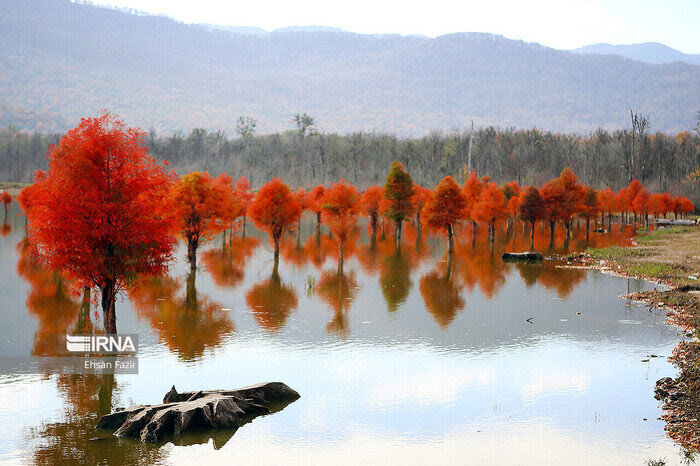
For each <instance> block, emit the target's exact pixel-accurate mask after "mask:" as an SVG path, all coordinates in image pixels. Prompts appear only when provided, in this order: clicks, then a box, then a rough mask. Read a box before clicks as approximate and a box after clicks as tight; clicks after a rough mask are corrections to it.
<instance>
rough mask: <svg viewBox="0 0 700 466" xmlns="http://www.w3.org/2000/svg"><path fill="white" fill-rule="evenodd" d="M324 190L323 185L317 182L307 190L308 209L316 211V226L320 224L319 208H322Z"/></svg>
mask: <svg viewBox="0 0 700 466" xmlns="http://www.w3.org/2000/svg"><path fill="white" fill-rule="evenodd" d="M325 192H326V188H325V186H323V185H322V184H319V185H318V186H315V187H314V188H313V189H312V190H311V191H309V198H308V200H307V205H308V209H309V210H310V211H312V212H316V226H320V225H321V210H323V195H324V194H325Z"/></svg>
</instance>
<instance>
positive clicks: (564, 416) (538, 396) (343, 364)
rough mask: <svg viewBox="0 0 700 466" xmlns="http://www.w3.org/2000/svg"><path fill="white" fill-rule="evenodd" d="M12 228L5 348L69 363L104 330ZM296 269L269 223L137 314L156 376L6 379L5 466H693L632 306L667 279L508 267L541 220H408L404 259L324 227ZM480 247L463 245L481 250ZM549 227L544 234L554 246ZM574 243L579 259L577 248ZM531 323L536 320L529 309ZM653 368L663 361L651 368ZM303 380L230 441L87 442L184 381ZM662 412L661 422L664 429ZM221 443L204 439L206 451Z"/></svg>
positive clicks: (599, 238)
mask: <svg viewBox="0 0 700 466" xmlns="http://www.w3.org/2000/svg"><path fill="white" fill-rule="evenodd" d="M9 217H10V220H9V222H8V223H9V225H10V226H11V229H12V231H9V232H8V231H7V230H8V228H7V227H6V228H4V229H3V230H2V236H0V309H1V312H2V325H1V326H0V354H1V355H2V356H4V357H8V356H29V355H32V354H45V355H50V354H52V351H53V349H54V348H55V347H56V345H58V344H61V342H60V341H58V340H57V339H56V337H55V335H56V334H61V333H65V332H71V331H74V330H76V329H78V330H79V329H85V328H90V326H91V325H93V326H94V327H95V328H99V327H100V326H101V323H100V321H99V313H97V312H96V309H95V308H94V307H93V309H92V311H91V312H86V311H85V309H84V308H83V309H82V312H81V303H80V297H79V296H78V297H76V296H72V295H70V294H69V293H68V292H67V285H66V283H65V282H64V281H63V280H61V279H60V278H58V277H57V276H56V275H55V274H53V273H50V272H46V271H44V270H41V268H38V267H37V266H36V265H35V264H33V263H32V261H31V257H29V256H28V254H26V252H25V251H24V250H23V248H22V246H21V240H22V234H23V223H22V220H21V218H18V217H17V216H16V214H15V212H14V210H13V211H11V214H10V216H9ZM618 230H619V227H618V228H616V229H615V232H613V233H611V234H593V233H591V236H590V242H587V241H586V240H585V232H584V231H580V230H579V231H575V236H574V238H573V239H572V240H571V241H570V243H569V245H568V247H569V249H570V250H582V249H585V248H586V247H587V246H588V245H589V244H595V245H598V246H600V245H606V244H626V243H628V242H629V237H630V235H631V231H628V230H625V231H624V232H620V231H618ZM302 233H303V234H302V235H301V236H300V237H298V236H297V234H296V233H293V234H291V235H290V236H289V237H287V238H285V240H284V244H283V247H282V254H281V260H280V265H279V269H278V271H277V272H275V270H274V267H273V261H272V260H271V259H272V251H271V248H270V246H269V245H268V243H267V241H266V239H265V238H264V236H262V235H260V234H259V233H258V232H255V231H254V230H253V229H252V228H251V227H250V226H248V232H247V236H246V237H245V238H242V237H241V235H240V233H239V234H238V236H236V237H235V238H234V240H233V244H232V247H231V248H222V247H221V244H222V238H221V237H219V238H217V239H215V241H213V242H212V243H211V244H209V245H206V246H205V247H203V248H202V252H201V254H200V256H199V257H200V265H201V267H200V270H199V271H197V273H196V274H195V275H193V276H190V275H189V274H188V269H187V266H186V264H185V262H184V260H183V259H184V256H185V251H184V250H180V251H179V252H178V254H177V257H178V261H177V262H176V263H175V264H174V265H173V267H172V269H171V273H170V275H169V276H167V277H161V278H158V279H153V280H148V281H147V282H144V283H143V284H142V285H141V286H139V287H138V288H137V289H135V290H133V291H132V292H131V293H129V294H128V295H125V296H124V297H123V299H121V300H120V301H119V302H118V303H117V319H118V321H117V327H118V330H119V331H120V332H124V333H139V335H140V348H139V350H140V359H139V364H140V370H139V374H138V375H128V374H117V375H115V376H95V375H92V376H90V375H56V374H24V375H11V374H5V375H0V426H1V427H2V428H0V461H5V462H9V463H23V462H24V463H32V462H47V463H57V462H63V463H73V464H77V463H83V464H93V463H98V462H103V463H104V462H107V461H108V462H110V463H111V464H118V463H124V464H133V463H136V462H138V461H141V462H149V463H166V464H169V463H179V464H191V463H192V462H194V461H197V463H199V464H202V463H204V464H209V463H218V462H234V461H240V462H243V463H244V464H249V463H265V464H287V463H301V464H328V463H347V464H357V463H373V464H377V463H379V464H384V463H402V464H403V463H410V464H435V463H437V464H465V463H474V464H550V463H551V464H634V465H639V464H642V463H643V462H644V460H645V459H647V458H661V457H665V458H666V460H667V462H668V464H677V463H679V462H680V461H681V455H680V450H679V448H678V447H677V446H675V445H674V444H673V442H672V441H671V440H670V439H668V438H667V437H666V436H665V434H664V429H663V428H664V424H663V422H662V421H660V420H658V419H657V418H658V417H659V416H660V415H661V410H660V409H659V406H658V402H657V401H656V400H654V398H653V387H654V383H655V381H656V380H657V379H659V378H660V377H664V376H673V375H675V374H676V372H675V370H674V368H673V367H672V366H671V365H670V364H669V363H668V362H667V361H666V359H665V357H661V358H648V356H650V355H652V354H655V355H662V356H668V355H669V354H670V352H671V350H672V348H673V347H674V346H675V345H676V344H677V343H678V341H680V339H681V337H680V336H679V334H678V331H677V328H675V327H672V326H668V325H666V324H665V323H664V318H665V314H664V313H663V312H662V311H659V310H654V309H651V310H650V309H648V308H647V307H645V306H640V305H637V304H635V303H632V302H629V301H627V300H624V299H622V298H620V297H619V296H620V294H622V293H625V292H627V291H639V290H645V289H650V288H653V286H654V285H652V284H649V283H645V282H642V281H638V280H627V279H621V278H615V277H612V276H608V275H603V274H600V273H598V272H596V271H587V270H583V269H578V268H561V267H553V266H544V265H532V264H513V263H503V262H502V261H501V260H500V254H501V253H502V252H503V251H504V250H506V249H507V250H523V249H528V248H529V243H530V240H529V235H528V234H527V233H526V234H525V235H523V231H522V229H521V227H520V226H518V227H517V229H516V230H515V231H514V232H509V233H505V232H500V234H499V235H498V237H497V241H496V244H495V246H494V247H493V250H491V248H490V247H489V246H488V244H487V243H486V241H485V238H484V236H482V233H485V232H480V234H479V235H478V236H477V238H476V243H475V246H474V247H472V244H471V232H470V230H469V229H465V230H464V231H462V232H461V234H460V239H461V243H460V242H458V243H457V245H456V254H455V257H454V259H453V260H452V261H448V260H447V258H446V256H445V255H444V240H443V239H442V238H439V237H430V236H428V235H425V234H424V235H423V238H422V239H420V240H419V239H418V238H417V235H416V232H415V230H413V228H412V227H411V226H409V227H407V231H406V234H405V238H404V242H403V245H402V247H401V250H400V251H397V250H396V248H395V247H394V246H393V243H392V242H391V241H389V240H387V239H382V238H381V235H379V236H378V238H377V241H376V244H372V242H371V241H370V240H369V239H368V237H367V233H366V232H365V231H361V232H360V233H358V238H357V239H356V241H355V242H354V244H352V245H350V246H348V247H346V261H345V267H344V273H343V275H342V276H339V274H338V270H337V245H336V243H335V242H334V241H333V239H332V238H330V237H329V235H328V234H327V231H326V230H325V229H322V233H321V235H320V236H317V235H315V229H314V224H313V222H312V221H311V220H310V219H309V220H308V221H307V222H306V223H304V225H303V227H302ZM462 243H464V244H462ZM547 243H548V235H547V233H546V232H541V234H540V233H539V232H538V236H537V238H536V244H535V246H536V248H538V249H540V250H546V248H547ZM557 245H558V247H559V249H558V252H563V251H564V249H563V248H564V245H563V238H562V237H558V238H557ZM529 318H532V319H531V322H532V323H530V322H528V321H527V319H529ZM646 359H649V361H648V362H642V360H646ZM272 380H276V381H283V382H285V383H287V384H288V385H289V386H291V387H292V388H294V389H296V390H297V391H298V392H299V393H300V394H301V399H299V400H298V401H296V402H295V403H293V404H291V405H289V406H288V407H287V408H286V409H284V410H283V411H281V412H279V413H276V414H274V415H272V416H267V417H262V418H258V419H256V420H255V421H253V422H252V423H251V424H248V425H246V426H243V427H242V428H240V429H239V430H238V431H237V432H236V433H235V434H234V435H233V436H232V437H231V438H230V439H229V438H227V437H228V436H230V435H231V433H228V434H227V435H223V436H221V437H217V438H216V439H214V440H209V439H207V438H199V439H192V438H190V439H187V440H186V441H184V442H181V443H189V444H188V445H187V444H182V445H173V444H172V443H169V444H167V445H164V446H161V447H153V446H148V445H143V444H141V443H139V442H136V441H131V440H117V439H106V440H99V441H88V439H89V438H91V437H94V436H96V435H97V433H96V432H95V430H94V429H93V426H94V423H95V421H96V419H97V417H98V415H99V414H100V413H104V412H107V411H110V410H112V409H113V408H115V407H118V406H128V405H131V404H139V403H157V402H159V401H160V400H161V399H162V397H163V395H164V394H165V392H167V391H168V390H169V389H170V387H171V386H172V385H175V386H176V387H177V388H178V390H180V391H186V390H187V391H189V390H198V389H212V388H235V387H240V386H245V385H250V384H253V383H258V382H264V381H272ZM645 419H646V420H645ZM197 442H201V443H197Z"/></svg>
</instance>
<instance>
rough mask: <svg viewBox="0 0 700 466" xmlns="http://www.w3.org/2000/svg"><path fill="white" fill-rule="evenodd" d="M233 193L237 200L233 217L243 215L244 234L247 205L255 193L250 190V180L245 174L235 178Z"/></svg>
mask: <svg viewBox="0 0 700 466" xmlns="http://www.w3.org/2000/svg"><path fill="white" fill-rule="evenodd" d="M233 195H234V197H235V198H236V199H237V200H238V212H237V213H236V216H235V217H234V219H236V218H238V217H243V235H245V226H246V225H245V224H246V217H247V215H248V207H249V206H250V203H251V202H253V198H254V197H255V194H253V192H252V191H251V190H250V181H248V180H247V179H246V177H245V176H243V175H241V177H240V178H238V179H237V180H236V184H235V185H234V187H233Z"/></svg>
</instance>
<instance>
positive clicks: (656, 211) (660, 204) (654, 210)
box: [649, 193, 666, 218]
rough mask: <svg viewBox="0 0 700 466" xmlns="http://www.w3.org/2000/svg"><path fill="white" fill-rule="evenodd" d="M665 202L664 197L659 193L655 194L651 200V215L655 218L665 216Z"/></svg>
mask: <svg viewBox="0 0 700 466" xmlns="http://www.w3.org/2000/svg"><path fill="white" fill-rule="evenodd" d="M665 207H666V206H664V201H663V196H662V195H661V194H659V193H654V194H652V195H651V197H650V198H649V213H650V214H651V215H653V216H654V217H655V218H659V217H661V216H662V215H664V210H665Z"/></svg>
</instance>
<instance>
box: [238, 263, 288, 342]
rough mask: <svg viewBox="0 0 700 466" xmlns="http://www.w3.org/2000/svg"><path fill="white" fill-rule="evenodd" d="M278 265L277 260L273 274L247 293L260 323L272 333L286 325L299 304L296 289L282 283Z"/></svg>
mask: <svg viewBox="0 0 700 466" xmlns="http://www.w3.org/2000/svg"><path fill="white" fill-rule="evenodd" d="M278 266H279V263H278V262H277V261H275V263H274V266H273V268H272V275H270V277H269V278H266V279H265V280H262V281H261V282H259V283H257V284H255V285H253V287H252V288H251V289H250V290H249V291H248V292H247V293H246V295H245V301H246V303H247V304H248V306H249V307H250V308H251V310H252V313H253V316H254V317H255V320H256V321H257V322H258V325H260V327H261V328H263V329H265V330H267V331H268V332H270V333H275V332H277V331H278V330H280V329H281V328H282V327H284V324H285V322H286V321H287V317H289V314H290V313H292V312H293V311H294V310H295V309H296V308H297V304H298V300H297V296H296V293H295V292H294V289H293V288H292V287H290V286H287V285H285V284H284V283H282V279H281V278H280V275H279V270H278Z"/></svg>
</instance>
